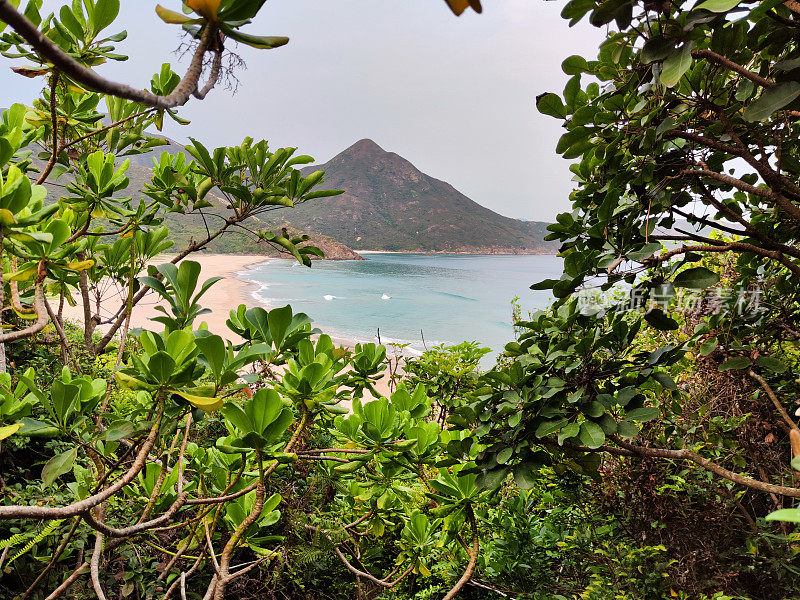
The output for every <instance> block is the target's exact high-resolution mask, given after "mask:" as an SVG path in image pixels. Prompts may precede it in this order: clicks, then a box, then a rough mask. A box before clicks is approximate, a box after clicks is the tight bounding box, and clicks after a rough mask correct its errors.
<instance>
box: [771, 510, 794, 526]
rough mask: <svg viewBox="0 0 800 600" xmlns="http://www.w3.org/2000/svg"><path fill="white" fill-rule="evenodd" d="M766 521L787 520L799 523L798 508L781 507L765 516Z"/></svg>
mask: <svg viewBox="0 0 800 600" xmlns="http://www.w3.org/2000/svg"><path fill="white" fill-rule="evenodd" d="M766 520H767V521H787V522H789V523H800V508H781V509H780V510H776V511H775V512H771V513H770V514H768V515H767V516H766Z"/></svg>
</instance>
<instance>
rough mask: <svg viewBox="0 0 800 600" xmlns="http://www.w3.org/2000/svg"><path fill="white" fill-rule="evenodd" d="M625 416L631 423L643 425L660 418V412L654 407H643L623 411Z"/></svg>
mask: <svg viewBox="0 0 800 600" xmlns="http://www.w3.org/2000/svg"><path fill="white" fill-rule="evenodd" d="M625 416H626V417H627V418H628V419H630V420H631V421H636V422H638V423H644V422H645V421H652V420H653V419H658V418H659V417H660V416H661V411H660V410H658V409H657V408H655V407H654V406H643V407H641V408H634V409H632V410H628V411H625Z"/></svg>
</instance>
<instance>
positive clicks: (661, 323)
mask: <svg viewBox="0 0 800 600" xmlns="http://www.w3.org/2000/svg"><path fill="white" fill-rule="evenodd" d="M644 320H645V321H647V322H648V323H650V325H652V326H653V327H655V328H656V329H658V330H659V331H674V330H675V329H677V328H678V322H677V321H676V320H675V319H673V318H671V317H668V316H667V315H666V314H665V313H664V311H663V310H661V309H660V308H652V309H650V310H648V311H647V312H646V313H645V315H644Z"/></svg>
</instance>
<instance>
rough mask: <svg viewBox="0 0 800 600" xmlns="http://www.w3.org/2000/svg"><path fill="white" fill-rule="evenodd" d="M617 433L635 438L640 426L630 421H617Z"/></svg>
mask: <svg viewBox="0 0 800 600" xmlns="http://www.w3.org/2000/svg"><path fill="white" fill-rule="evenodd" d="M617 433H618V434H619V435H621V436H622V437H626V438H629V439H633V438H635V437H636V436H637V435H639V428H638V427H636V425H634V424H633V423H631V422H630V421H620V422H619V423H617Z"/></svg>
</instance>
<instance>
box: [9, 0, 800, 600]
mask: <svg viewBox="0 0 800 600" xmlns="http://www.w3.org/2000/svg"><path fill="white" fill-rule="evenodd" d="M449 3H450V4H451V7H452V8H453V10H454V11H456V12H461V11H463V10H465V9H466V8H467V7H468V6H472V7H473V8H475V9H480V4H479V3H478V2H477V1H476V0H470V1H469V2H468V1H467V0H449ZM263 4H264V3H263V2H261V1H258V0H226V1H223V2H219V1H214V0H205V1H201V0H191V1H188V2H186V7H185V8H186V11H185V12H184V13H181V12H174V11H171V10H168V9H165V8H162V7H159V8H158V14H159V16H160V17H161V18H162V19H164V20H165V21H167V22H170V23H175V24H180V25H182V27H183V29H184V31H185V32H186V33H187V34H188V36H189V38H190V39H191V40H193V44H195V46H194V58H193V60H192V65H191V66H190V68H189V70H188V71H187V73H186V74H185V75H184V77H180V76H179V75H177V74H176V73H174V72H173V71H172V70H171V68H170V66H169V65H164V66H163V67H162V69H161V70H160V72H159V73H158V74H157V75H156V76H154V78H153V80H152V82H151V88H150V90H149V91H147V90H141V89H137V88H134V87H131V86H128V85H125V84H120V83H117V82H113V81H108V80H105V79H103V78H100V77H99V76H97V75H96V74H95V73H94V72H93V71H91V70H90V69H89V67H93V66H96V65H98V64H101V63H102V62H104V61H107V60H118V59H120V58H122V57H121V56H120V55H118V54H117V53H116V51H115V48H114V45H115V44H116V43H118V42H120V41H122V40H123V39H124V37H125V34H124V32H122V33H116V31H117V29H116V28H115V23H114V21H115V19H116V16H117V12H118V9H119V4H118V2H117V0H84V1H83V2H80V1H78V0H75V1H74V2H73V3H72V4H70V5H65V6H63V7H62V8H61V10H60V11H59V12H58V13H57V14H56V15H50V16H46V17H44V18H42V16H41V15H40V14H39V8H40V6H41V2H40V1H39V0H33V1H32V2H30V3H29V4H28V5H27V6H26V7H25V8H24V9H23V11H22V12H18V11H17V9H16V6H15V5H14V4H13V3H9V2H5V1H0V20H2V22H0V28H1V29H0V51H1V52H2V53H3V54H4V55H5V56H6V57H8V58H11V59H14V60H16V61H19V64H20V66H18V67H17V68H18V70H19V71H20V72H22V73H23V74H26V75H28V76H33V77H42V78H43V80H44V82H45V86H44V89H43V92H42V97H41V98H40V99H39V100H37V101H36V102H34V104H33V106H30V107H26V106H23V105H20V104H14V105H13V106H11V107H9V108H8V109H7V110H5V111H4V112H3V114H2V122H0V169H1V170H0V174H1V175H2V179H1V180H0V241H1V245H0V251H2V257H1V259H2V266H3V275H4V276H3V282H2V285H0V301H2V303H3V311H2V313H0V314H2V317H3V318H2V325H3V330H2V333H0V419H1V420H0V440H1V441H2V446H1V447H0V475H1V476H2V478H1V479H0V549H1V551H0V566H2V568H3V579H2V580H0V587H2V594H3V597H8V598H17V599H25V600H27V599H29V598H30V599H34V598H35V599H41V598H48V599H55V598H58V597H64V598H88V597H92V598H99V599H105V598H110V597H114V598H137V599H139V598H147V599H150V598H165V599H166V598H170V597H179V596H180V597H181V598H205V599H208V600H210V599H212V598H213V599H214V600H221V599H222V598H224V597H242V598H295V597H305V598H342V597H356V598H375V597H378V596H381V597H395V598H430V597H437V598H438V597H443V598H445V599H446V600H450V599H451V598H453V597H454V596H455V595H456V594H460V595H461V596H462V597H470V598H494V597H513V598H529V599H535V600H545V599H547V600H550V599H557V600H563V599H571V598H583V599H593V600H604V599H609V600H610V599H612V598H614V599H620V598H622V599H630V600H634V599H637V600H638V599H640V598H715V599H716V600H723V599H729V598H750V599H753V600H755V599H765V600H767V599H769V600H771V599H774V598H798V597H800V583H798V582H800V577H798V574H799V571H800V564H798V558H797V557H798V555H799V554H800V546H798V543H799V542H800V537H798V534H797V533H796V532H795V531H794V529H793V528H794V527H795V523H798V522H800V510H798V509H797V508H796V507H795V505H794V503H795V502H796V500H795V499H796V498H800V487H798V485H797V481H798V475H797V473H796V471H795V470H793V469H792V467H794V469H796V470H798V471H800V458H798V455H800V430H799V429H798V427H797V421H796V414H795V410H796V407H797V402H796V398H798V397H800V388H798V385H799V384H798V380H797V378H796V375H795V373H796V371H797V369H798V363H799V362H800V358H799V357H800V354H799V353H798V348H797V346H798V338H800V331H798V330H799V329H800V326H798V324H797V321H798V316H797V312H798V298H797V293H798V291H797V290H798V288H799V287H800V286H798V275H800V264H798V259H799V258H800V246H799V245H798V239H797V238H798V231H800V227H798V226H799V225H800V217H799V216H798V214H800V208H798V206H800V188H798V184H799V183H800V182H798V171H799V170H800V156H798V152H799V151H800V145H799V143H798V141H797V119H798V117H799V116H800V112H798V108H800V106H798V101H797V98H798V97H800V83H798V73H800V67H799V66H798V65H800V48H798V46H797V44H796V42H795V41H794V40H795V38H796V31H797V29H798V27H800V15H798V14H797V13H796V12H795V10H794V8H793V7H794V6H795V5H794V4H793V3H789V4H782V3H779V2H773V1H766V2H736V1H734V0H705V1H704V2H702V3H701V4H699V5H698V6H688V5H687V6H683V5H682V4H681V3H680V2H670V3H651V2H648V3H645V4H641V3H636V2H632V1H630V0H605V1H604V2H596V1H595V0H573V1H572V2H570V3H568V4H567V5H566V7H565V9H564V16H565V17H566V18H567V19H569V20H571V21H572V22H576V21H578V20H580V19H582V18H584V17H585V16H586V15H589V20H590V21H591V22H592V23H593V24H594V25H596V26H600V27H606V26H609V28H608V30H609V34H608V37H607V41H606V42H605V43H604V44H603V45H602V47H601V49H600V53H599V56H598V57H597V59H596V60H587V59H584V58H581V57H570V58H568V59H567V60H566V61H565V62H564V64H563V68H564V70H565V72H567V73H568V74H570V75H572V78H571V79H570V82H569V83H568V85H567V87H566V89H565V91H564V93H563V95H557V94H544V95H542V96H541V97H540V98H539V99H538V106H539V109H540V111H542V112H544V113H545V114H549V115H552V116H554V117H556V118H559V119H562V120H563V121H564V126H565V129H566V132H565V134H564V136H563V137H562V138H561V140H560V142H559V145H558V151H559V152H561V153H563V154H564V155H565V156H566V157H567V158H571V159H576V160H577V162H576V163H575V165H574V166H573V172H574V173H575V175H576V178H577V182H578V184H577V189H576V191H575V192H574V194H573V197H572V200H573V206H574V210H573V212H572V213H569V214H563V215H560V216H559V218H558V222H557V223H556V224H554V225H553V226H551V227H550V230H551V236H550V237H551V238H552V240H554V241H557V242H558V243H560V244H561V252H562V255H563V256H564V259H565V267H564V271H565V272H564V275H563V277H562V278H561V279H559V280H555V281H546V282H542V283H540V284H537V287H542V288H550V289H552V290H553V293H554V295H555V296H556V298H557V300H556V301H555V302H554V304H553V305H552V306H551V307H550V308H549V309H547V310H545V311H541V312H537V313H534V314H530V315H527V314H521V313H520V314H518V315H517V318H516V323H515V324H516V329H517V336H516V340H515V341H513V342H511V343H510V344H508V346H507V347H506V349H505V352H504V354H503V355H502V356H501V357H500V359H499V361H498V363H497V365H496V367H494V368H493V369H491V370H489V371H488V372H485V373H480V372H479V371H478V362H479V360H480V358H481V356H482V355H483V354H484V352H485V351H484V349H482V348H481V347H480V346H479V345H478V344H475V343H463V344H458V345H455V346H443V347H437V348H434V349H432V350H431V351H430V352H428V353H426V354H425V355H423V356H422V357H419V358H415V359H407V360H403V359H402V358H397V357H394V356H393V357H390V358H387V350H386V348H385V347H383V346H376V345H374V344H365V345H358V346H356V347H355V348H354V349H352V350H347V349H344V348H338V347H336V346H335V345H334V344H333V343H332V341H331V339H330V338H329V337H328V336H326V335H325V334H324V333H322V332H320V331H319V330H317V329H315V328H313V326H312V322H311V319H310V317H309V316H307V315H304V314H297V313H295V312H294V311H292V309H291V307H288V306H287V307H281V308H276V309H273V310H271V311H267V310H265V309H263V308H259V307H256V308H248V307H246V306H244V305H242V306H239V307H233V310H232V311H231V313H230V318H229V319H228V321H227V329H228V331H209V330H208V327H207V326H206V325H205V324H204V323H203V322H202V317H203V315H204V314H205V310H204V309H203V307H202V302H203V296H204V295H205V294H206V293H213V289H214V288H213V286H214V284H215V283H216V280H215V279H209V280H206V281H203V279H202V277H201V268H200V265H199V264H198V263H197V262H194V261H192V260H191V259H190V256H191V254H192V253H193V252H196V251H198V250H201V249H203V248H205V247H207V246H208V244H209V243H211V242H213V241H214V240H216V239H220V238H224V237H225V236H226V235H228V232H229V231H231V230H233V229H238V228H242V227H246V226H247V225H246V224H250V223H253V218H254V217H258V218H259V219H260V220H261V221H262V222H263V221H264V220H265V219H267V217H268V216H269V217H272V215H267V213H271V212H272V211H275V210H281V211H285V209H291V208H292V207H294V206H295V205H300V204H302V203H304V202H313V201H315V200H318V199H320V198H327V197H331V196H334V195H337V194H338V193H339V192H337V191H328V190H324V189H320V187H321V186H322V185H323V183H324V174H323V173H322V172H320V171H315V172H313V173H305V174H303V173H301V171H300V170H298V168H296V167H299V166H301V165H303V164H308V163H310V162H311V161H312V159H311V158H310V157H307V156H302V155H296V154H295V149H293V148H287V149H283V148H281V149H274V150H271V149H270V148H269V147H268V145H267V143H266V142H264V141H254V140H251V139H246V140H244V141H243V143H242V144H241V145H239V146H235V147H227V148H216V149H207V148H206V147H205V146H204V145H203V144H202V142H201V141H197V140H192V143H191V144H190V145H188V146H187V147H186V152H185V153H171V152H164V153H163V154H161V155H160V156H159V158H158V160H157V162H156V164H154V166H153V171H152V177H151V178H149V180H147V181H146V182H144V183H143V187H142V190H143V193H141V194H139V193H137V194H136V197H135V198H134V197H130V196H129V195H126V190H129V186H130V179H129V177H128V176H127V170H128V165H129V163H128V162H127V160H126V157H127V156H136V155H139V154H141V153H143V152H146V151H148V150H150V149H151V148H153V147H157V146H158V145H159V144H161V143H162V141H161V140H160V139H159V138H156V137H153V136H151V135H150V134H149V133H148V131H150V130H151V129H152V128H158V127H160V126H161V123H162V121H163V119H164V118H172V119H177V120H179V119H180V115H179V110H180V109H179V107H180V106H181V105H182V104H183V103H185V102H186V101H187V100H189V98H190V97H191V96H196V97H197V98H199V99H202V98H203V97H204V96H205V95H206V94H208V93H210V92H211V91H212V89H213V87H214V84H215V82H216V80H217V78H218V77H219V72H220V69H221V65H222V55H223V53H224V52H225V49H224V43H225V41H226V39H227V38H233V39H235V40H237V41H239V42H241V43H245V44H250V45H253V46H256V47H262V48H271V47H276V46H280V45H282V44H285V43H286V41H287V40H286V38H279V37H261V36H255V35H252V34H251V33H249V31H248V32H245V31H241V28H243V27H245V26H246V25H248V24H249V21H250V19H252V17H254V16H255V14H256V13H257V12H258V11H259V10H260V9H261V7H262V5H263ZM6 24H8V25H10V27H6ZM40 32H41V33H40ZM223 34H224V35H223ZM208 59H210V60H208ZM204 72H205V73H206V83H204V84H202V85H201V84H200V83H199V82H200V80H201V77H202V76H203V73H204ZM584 79H585V80H584ZM582 80H584V81H582ZM104 119H107V120H105V121H104ZM61 177H64V178H65V179H64V180H63V181H65V182H66V183H64V184H63V186H64V187H63V188H59V187H58V186H51V187H50V188H46V187H44V184H45V183H48V182H55V181H57V180H59V179H60V178H61ZM214 188H216V189H217V190H219V193H220V194H221V196H222V197H223V199H224V203H222V204H220V203H216V202H215V203H212V202H210V201H209V200H208V194H209V193H210V191H211V190H212V189H214ZM59 189H60V190H61V191H56V190H59ZM170 211H172V212H177V213H181V214H194V215H197V217H199V218H200V219H202V221H203V222H204V223H206V224H207V225H208V227H207V229H206V228H204V231H205V236H204V237H201V238H195V239H193V240H192V241H191V243H189V244H187V246H186V247H173V245H172V240H171V239H170V235H169V231H168V228H167V227H165V225H164V220H165V215H166V214H167V213H168V212H170ZM248 235H252V236H256V237H258V238H259V239H261V240H263V241H264V243H269V244H271V245H272V246H274V247H275V248H277V249H279V250H280V251H282V252H284V253H286V254H287V255H291V256H293V257H294V258H295V259H296V260H298V261H300V262H301V263H303V264H305V265H310V259H311V257H312V256H318V255H319V254H320V252H319V249H317V248H315V247H313V246H311V245H309V244H308V240H307V239H306V238H304V236H299V235H298V236H296V237H291V238H290V237H288V236H287V235H286V234H284V232H282V231H278V232H272V231H256V230H249V229H248ZM168 250H169V251H170V252H174V253H175V254H173V255H172V257H171V258H170V259H169V260H168V262H160V263H157V264H153V263H154V259H155V258H156V257H157V256H158V255H160V254H162V253H164V252H165V251H168ZM114 289H115V290H117V293H118V297H119V300H118V302H117V304H116V305H109V303H108V301H106V302H105V303H104V304H103V305H102V307H101V306H100V305H98V304H97V302H96V299H97V298H98V297H99V296H103V295H104V294H105V293H106V292H107V291H108V290H114ZM210 290H211V291H210ZM147 293H150V294H152V295H153V296H155V297H157V298H159V300H160V304H161V311H162V314H161V315H160V316H159V317H158V318H156V319H155V320H154V322H153V325H152V327H151V328H150V329H151V330H147V331H143V330H136V329H131V328H130V317H131V314H132V313H133V311H135V310H137V308H136V307H137V304H139V303H140V302H141V301H142V299H143V298H144V297H145V294H147ZM76 297H77V298H80V300H81V303H82V306H83V307H84V311H83V319H82V320H81V321H80V322H77V323H70V322H68V321H66V320H64V318H63V307H64V305H65V304H67V303H72V302H73V301H74V299H75V298H76ZM398 367H402V368H398ZM387 368H388V371H389V374H390V378H391V385H390V392H389V393H388V397H383V396H381V394H380V393H378V391H377V390H376V388H375V386H376V382H377V381H378V379H379V378H380V377H382V376H385V375H384V374H385V372H386V370H387Z"/></svg>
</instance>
